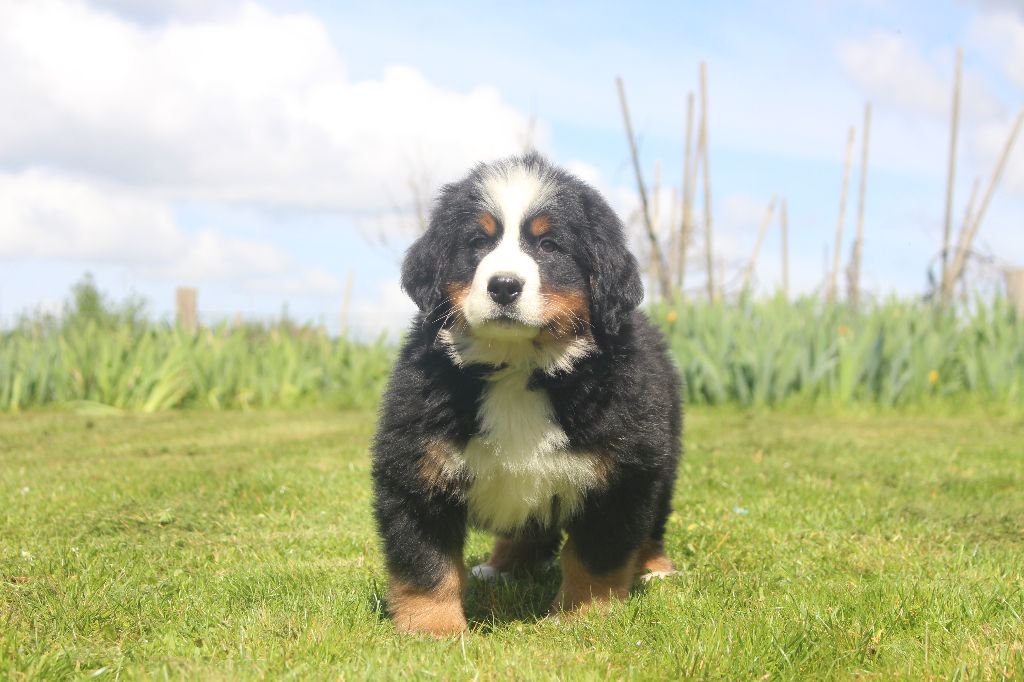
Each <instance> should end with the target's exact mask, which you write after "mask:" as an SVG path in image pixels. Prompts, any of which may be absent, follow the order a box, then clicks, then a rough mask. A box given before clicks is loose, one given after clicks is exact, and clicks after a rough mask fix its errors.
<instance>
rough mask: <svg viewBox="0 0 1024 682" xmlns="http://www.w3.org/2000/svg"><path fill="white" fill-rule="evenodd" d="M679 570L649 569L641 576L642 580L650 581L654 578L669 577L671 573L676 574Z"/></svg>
mask: <svg viewBox="0 0 1024 682" xmlns="http://www.w3.org/2000/svg"><path fill="white" fill-rule="evenodd" d="M677 573H679V571H648V572H647V573H644V574H642V575H641V576H640V581H641V582H645V583H649V582H651V581H652V580H661V579H662V578H667V577H669V576H670V575H676V574H677Z"/></svg>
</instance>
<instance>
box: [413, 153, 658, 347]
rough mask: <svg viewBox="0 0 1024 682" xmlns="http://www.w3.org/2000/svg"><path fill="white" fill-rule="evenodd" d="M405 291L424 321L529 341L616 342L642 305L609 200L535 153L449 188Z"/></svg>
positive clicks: (485, 168)
mask: <svg viewBox="0 0 1024 682" xmlns="http://www.w3.org/2000/svg"><path fill="white" fill-rule="evenodd" d="M402 288H403V289H404V290H405V291H406V292H407V293H408V294H409V296H410V297H411V298H412V299H413V301H415V302H416V305H417V306H419V308H420V310H421V311H423V314H424V319H425V321H426V322H428V323H438V324H441V326H443V327H454V328H458V329H459V330H460V332H461V333H463V334H466V335H468V336H470V337H472V338H475V339H495V340H501V339H504V340H512V339H532V340H533V341H534V343H541V342H543V340H546V339H550V340H553V341H558V340H565V339H567V338H582V337H586V338H597V339H598V340H600V339H603V338H608V337H610V336H614V335H615V334H617V333H618V332H619V327H620V325H621V322H622V320H623V316H624V315H625V314H626V313H628V312H629V311H631V310H633V309H634V308H635V307H636V306H637V305H639V303H640V301H641V299H642V298H643V287H642V284H641V281H640V275H639V269H638V267H637V262H636V259H635V258H634V257H633V255H632V254H631V253H630V252H629V250H628V249H627V247H626V242H625V237H624V235H623V228H622V223H621V222H620V221H619V219H618V217H617V216H616V215H615V213H614V212H613V211H612V210H611V208H609V206H608V204H607V202H605V200H604V199H603V198H602V197H601V195H600V194H598V192H597V191H596V190H594V189H593V188H592V187H590V186H589V185H587V184H586V183H584V182H583V181H581V180H579V179H578V178H576V177H574V176H573V175H571V174H569V173H567V172H566V171H564V170H562V169H560V168H557V167H555V166H552V165H550V164H549V163H548V162H547V161H546V160H545V159H543V158H542V157H541V156H539V155H536V154H529V155H526V156H520V157H513V158H510V159H506V160H503V161H499V162H496V163H491V164H482V165H479V166H477V167H476V168H475V169H473V170H472V171H471V172H470V173H469V175H468V176H466V177H465V178H463V179H462V180H460V181H458V182H455V183H452V184H450V185H446V186H445V187H444V188H443V189H442V190H441V194H440V197H439V198H438V201H437V203H436V205H435V207H434V210H433V212H432V214H431V219H430V226H429V228H428V229H427V231H426V233H424V234H423V236H421V237H420V238H419V239H418V240H417V241H416V242H415V243H414V244H413V245H412V247H410V249H409V251H408V253H407V254H406V257H405V262H404V263H403V266H402Z"/></svg>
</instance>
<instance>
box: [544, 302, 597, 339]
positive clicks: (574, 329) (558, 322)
mask: <svg viewBox="0 0 1024 682" xmlns="http://www.w3.org/2000/svg"><path fill="white" fill-rule="evenodd" d="M542 296H543V300H544V312H543V316H544V321H545V322H544V326H545V330H546V331H548V333H549V334H550V335H551V336H553V337H554V338H556V339H557V338H563V337H566V336H589V335H590V302H589V300H588V299H587V295H586V294H584V293H583V292H580V291H543V292H542Z"/></svg>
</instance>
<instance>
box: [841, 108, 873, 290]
mask: <svg viewBox="0 0 1024 682" xmlns="http://www.w3.org/2000/svg"><path fill="white" fill-rule="evenodd" d="M870 141H871V102H868V103H866V104H865V105H864V134H863V136H862V138H861V147H862V150H861V157H860V188H859V191H858V194H859V196H858V198H857V236H856V238H855V239H854V241H853V253H852V254H851V255H850V265H849V268H848V269H847V271H846V278H847V281H846V287H847V296H848V298H849V299H850V305H852V306H853V307H854V308H856V307H857V306H858V305H860V263H861V255H862V251H863V249H864V196H865V193H866V191H867V183H868V149H869V144H870Z"/></svg>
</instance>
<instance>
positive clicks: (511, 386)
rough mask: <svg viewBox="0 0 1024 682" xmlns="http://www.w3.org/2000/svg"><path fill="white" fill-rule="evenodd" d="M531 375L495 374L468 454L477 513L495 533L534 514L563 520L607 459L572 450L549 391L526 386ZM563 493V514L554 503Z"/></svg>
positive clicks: (546, 519) (560, 501)
mask: <svg viewBox="0 0 1024 682" xmlns="http://www.w3.org/2000/svg"><path fill="white" fill-rule="evenodd" d="M529 377H530V373H529V371H528V370H526V369H523V370H519V369H506V370H503V371H501V372H499V373H498V374H496V375H494V376H493V377H491V379H490V380H489V381H488V382H487V385H486V386H485V387H484V391H483V395H482V397H481V401H480V408H479V413H478V416H479V420H480V426H481V433H480V435H479V436H476V437H474V438H472V439H471V440H470V441H469V443H468V445H467V446H466V450H465V451H464V453H463V465H464V466H465V468H466V471H467V473H469V474H470V475H471V477H472V479H471V480H472V484H471V486H470V489H469V491H468V493H467V502H468V503H469V511H470V515H471V518H472V519H473V521H475V522H476V523H478V524H480V525H482V526H484V527H486V528H489V529H490V530H493V531H498V532H500V531H510V530H513V529H515V528H518V527H520V526H522V525H524V524H525V523H526V522H527V521H528V520H530V519H531V518H534V519H536V520H538V521H540V522H542V523H550V522H559V521H564V520H565V519H566V518H567V517H568V516H569V515H571V514H572V513H573V512H574V511H575V510H576V509H577V508H578V506H579V504H580V502H581V501H582V498H583V493H584V492H585V491H586V490H587V488H590V487H592V486H593V485H595V484H596V483H597V482H598V481H599V480H600V471H601V462H600V460H598V458H596V457H594V456H593V455H590V454H587V453H578V452H570V451H569V450H568V445H569V439H568V437H567V436H566V435H565V432H564V431H563V430H562V429H561V427H560V426H559V425H558V424H557V422H556V421H555V420H554V418H553V413H552V409H551V403H550V401H549V400H548V397H547V394H546V393H545V392H544V391H531V390H528V389H527V382H528V380H529ZM556 497H557V498H558V507H557V514H558V518H553V513H554V510H553V504H552V503H553V500H554V498H556Z"/></svg>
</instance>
